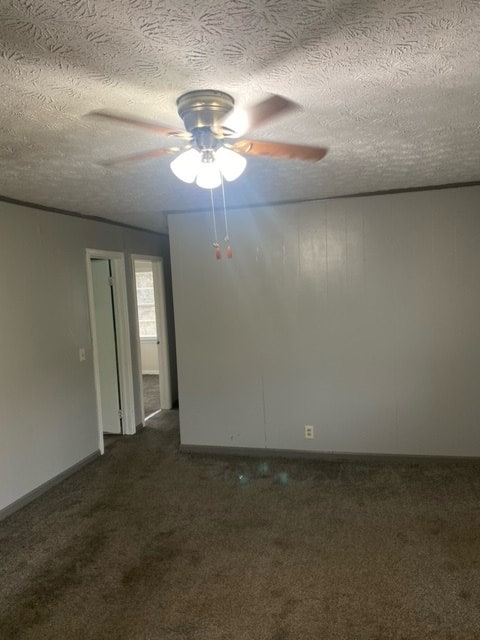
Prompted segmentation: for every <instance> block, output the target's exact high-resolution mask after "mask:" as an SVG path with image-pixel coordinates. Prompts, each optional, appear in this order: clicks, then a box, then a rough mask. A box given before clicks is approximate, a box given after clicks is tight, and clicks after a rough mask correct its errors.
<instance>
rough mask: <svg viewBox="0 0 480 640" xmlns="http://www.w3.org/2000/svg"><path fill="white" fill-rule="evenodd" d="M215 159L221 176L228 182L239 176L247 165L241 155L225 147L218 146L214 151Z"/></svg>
mask: <svg viewBox="0 0 480 640" xmlns="http://www.w3.org/2000/svg"><path fill="white" fill-rule="evenodd" d="M215 159H216V161H217V163H218V166H219V169H220V171H221V172H222V175H223V177H224V178H225V180H228V181H229V182H232V180H236V179H237V178H238V177H239V176H241V175H242V173H243V172H244V171H245V167H246V166H247V160H246V159H245V158H244V157H243V156H241V155H240V154H239V153H236V152H235V151H232V150H231V149H226V148H225V147H220V149H218V151H216V152H215Z"/></svg>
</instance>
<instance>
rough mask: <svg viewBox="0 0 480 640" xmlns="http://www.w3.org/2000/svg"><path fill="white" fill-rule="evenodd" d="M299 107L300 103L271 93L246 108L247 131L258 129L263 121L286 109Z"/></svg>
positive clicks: (284, 112)
mask: <svg viewBox="0 0 480 640" xmlns="http://www.w3.org/2000/svg"><path fill="white" fill-rule="evenodd" d="M299 108H300V105H298V104H297V103H296V102H292V101H291V100H288V99H287V98H284V97H282V96H278V95H272V96H270V97H269V98H267V99H266V100H263V101H262V102H259V103H258V104H255V105H253V106H252V107H249V108H247V110H246V113H247V117H248V129H247V131H253V130H254V129H258V127H260V126H261V125H262V124H264V123H265V122H269V121H270V120H273V119H274V118H277V117H278V116H280V115H284V114H286V113H287V112H288V111H294V110H296V109H299ZM245 133H246V132H245Z"/></svg>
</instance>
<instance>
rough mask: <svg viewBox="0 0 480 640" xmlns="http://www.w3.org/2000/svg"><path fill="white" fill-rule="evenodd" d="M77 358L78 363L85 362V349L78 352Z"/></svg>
mask: <svg viewBox="0 0 480 640" xmlns="http://www.w3.org/2000/svg"><path fill="white" fill-rule="evenodd" d="M78 357H79V358H80V362H85V360H86V359H87V357H86V355H85V349H79V350H78Z"/></svg>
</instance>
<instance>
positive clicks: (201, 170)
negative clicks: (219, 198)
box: [170, 147, 247, 189]
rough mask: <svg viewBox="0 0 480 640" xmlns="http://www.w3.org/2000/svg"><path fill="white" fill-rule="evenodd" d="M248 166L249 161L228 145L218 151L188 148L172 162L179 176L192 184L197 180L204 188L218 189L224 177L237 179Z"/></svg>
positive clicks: (173, 168)
mask: <svg viewBox="0 0 480 640" xmlns="http://www.w3.org/2000/svg"><path fill="white" fill-rule="evenodd" d="M246 166H247V161H246V159H245V158H244V157H243V156H241V155H240V154H239V153H236V152H235V151H232V150H231V149H227V148H226V147H219V148H218V149H217V150H216V151H215V150H213V149H202V150H201V151H198V150H197V149H195V148H192V149H188V151H184V152H183V153H181V154H180V155H179V156H177V157H176V158H175V159H174V160H173V161H172V162H171V163H170V168H171V170H172V171H173V173H174V174H175V175H176V176H177V178H179V179H180V180H183V182H187V183H190V184H191V183H192V182H196V184H197V186H199V187H202V188H203V189H216V188H217V187H219V186H220V184H221V180H222V178H225V180H227V181H228V182H232V181H233V180H236V179H237V178H239V177H240V176H241V174H242V173H243V172H244V170H245V167H246Z"/></svg>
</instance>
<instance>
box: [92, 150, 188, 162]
mask: <svg viewBox="0 0 480 640" xmlns="http://www.w3.org/2000/svg"><path fill="white" fill-rule="evenodd" d="M176 151H180V149H179V148H178V147H172V148H170V149H151V151H144V152H142V153H133V154H131V155H129V156H122V157H121V158H114V159H113V160H105V161H103V162H100V164H101V165H102V166H104V167H120V166H125V165H129V164H135V163H136V162H143V161H144V160H150V159H151V158H161V157H163V156H166V155H168V154H170V153H175V152H176Z"/></svg>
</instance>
